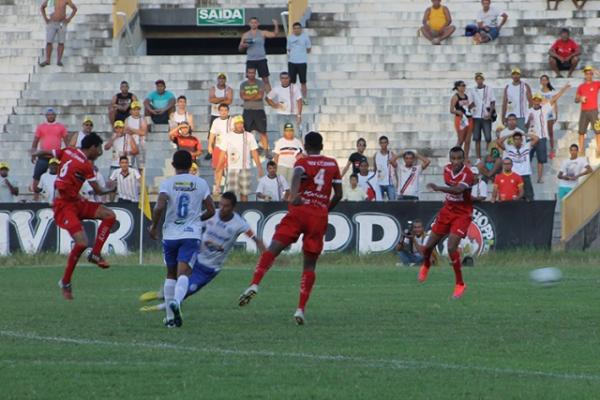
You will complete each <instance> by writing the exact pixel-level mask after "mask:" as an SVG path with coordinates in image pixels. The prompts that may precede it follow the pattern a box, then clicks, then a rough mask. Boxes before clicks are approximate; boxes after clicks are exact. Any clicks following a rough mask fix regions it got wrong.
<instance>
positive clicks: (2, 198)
mask: <svg viewBox="0 0 600 400" xmlns="http://www.w3.org/2000/svg"><path fill="white" fill-rule="evenodd" d="M9 171H10V167H9V165H8V163H5V162H0V203H16V202H17V196H18V195H19V187H18V186H19V185H18V184H17V183H16V182H11V181H10V180H9V179H8V172H9Z"/></svg>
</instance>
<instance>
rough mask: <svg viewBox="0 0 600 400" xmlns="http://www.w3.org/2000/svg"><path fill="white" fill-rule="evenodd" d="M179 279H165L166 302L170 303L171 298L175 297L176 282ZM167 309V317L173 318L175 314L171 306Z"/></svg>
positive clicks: (164, 292)
mask: <svg viewBox="0 0 600 400" xmlns="http://www.w3.org/2000/svg"><path fill="white" fill-rule="evenodd" d="M176 283H177V281H176V280H175V279H168V278H167V279H165V286H164V288H163V294H164V296H165V304H169V302H170V301H171V300H173V298H174V297H175V284H176ZM166 310H167V319H173V318H174V317H175V316H174V315H173V311H171V309H170V308H169V307H167V308H166Z"/></svg>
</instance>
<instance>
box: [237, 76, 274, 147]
mask: <svg viewBox="0 0 600 400" xmlns="http://www.w3.org/2000/svg"><path fill="white" fill-rule="evenodd" d="M240 97H241V98H242V100H243V101H244V106H243V107H244V113H243V117H244V123H245V126H244V129H245V130H246V131H247V132H252V131H257V132H258V133H259V135H260V145H261V149H260V150H259V153H262V152H263V151H264V152H266V154H267V156H268V155H269V154H268V153H269V138H268V136H267V114H265V104H264V102H263V99H264V97H265V85H264V83H262V82H261V81H257V80H256V68H254V67H249V68H248V69H247V70H246V80H245V81H244V82H242V83H241V84H240Z"/></svg>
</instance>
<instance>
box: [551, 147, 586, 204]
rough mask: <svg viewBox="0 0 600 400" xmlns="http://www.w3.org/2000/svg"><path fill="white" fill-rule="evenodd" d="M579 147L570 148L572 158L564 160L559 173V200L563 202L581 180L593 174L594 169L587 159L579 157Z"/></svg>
mask: <svg viewBox="0 0 600 400" xmlns="http://www.w3.org/2000/svg"><path fill="white" fill-rule="evenodd" d="M578 153H579V146H577V145H576V144H572V145H571V146H570V147H569V156H570V158H569V159H567V160H564V161H563V162H562V164H561V166H560V171H558V199H559V200H562V199H563V198H564V197H565V196H566V195H567V194H569V192H570V191H571V190H573V189H574V188H575V187H576V186H577V184H578V183H579V178H581V177H582V176H585V175H588V174H591V173H592V167H590V163H589V162H588V159H587V158H586V157H578Z"/></svg>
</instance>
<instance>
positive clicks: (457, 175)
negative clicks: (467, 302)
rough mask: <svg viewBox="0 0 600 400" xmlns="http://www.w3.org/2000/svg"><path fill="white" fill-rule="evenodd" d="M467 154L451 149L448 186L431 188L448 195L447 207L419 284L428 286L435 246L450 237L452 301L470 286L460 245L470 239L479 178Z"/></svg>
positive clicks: (426, 255) (434, 228)
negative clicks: (473, 195)
mask: <svg viewBox="0 0 600 400" xmlns="http://www.w3.org/2000/svg"><path fill="white" fill-rule="evenodd" d="M464 161H465V152H464V151H463V149H462V148H461V147H453V148H452V149H450V164H448V165H446V167H445V168H444V181H445V182H446V185H447V186H437V185H435V184H433V183H430V184H428V185H427V187H428V188H429V189H431V190H433V191H436V192H442V193H445V194H446V200H445V201H444V206H443V207H442V209H441V210H440V212H439V214H438V216H437V217H436V219H435V222H434V223H433V225H432V227H431V234H430V235H429V239H428V240H427V244H426V245H425V249H424V251H423V256H424V258H425V260H424V261H423V266H421V270H420V271H419V282H425V280H426V279H427V274H428V273H429V267H430V266H431V253H432V251H433V249H434V248H435V246H437V244H438V243H439V242H440V240H442V239H443V238H444V237H445V236H446V235H448V234H449V236H448V254H449V255H450V260H452V267H453V269H454V275H455V277H456V286H455V287H454V293H453V294H452V297H453V298H455V299H458V298H460V297H462V295H463V293H464V291H465V289H466V288H467V286H466V285H465V282H464V281H463V278H462V272H461V264H460V253H459V252H458V245H459V244H460V241H461V239H463V238H464V237H465V236H466V235H467V231H468V230H469V225H470V224H471V220H472V218H473V217H472V215H473V200H472V199H471V186H473V184H474V181H475V178H474V177H473V173H472V172H471V169H470V168H469V167H467V166H466V165H465V164H464Z"/></svg>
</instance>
